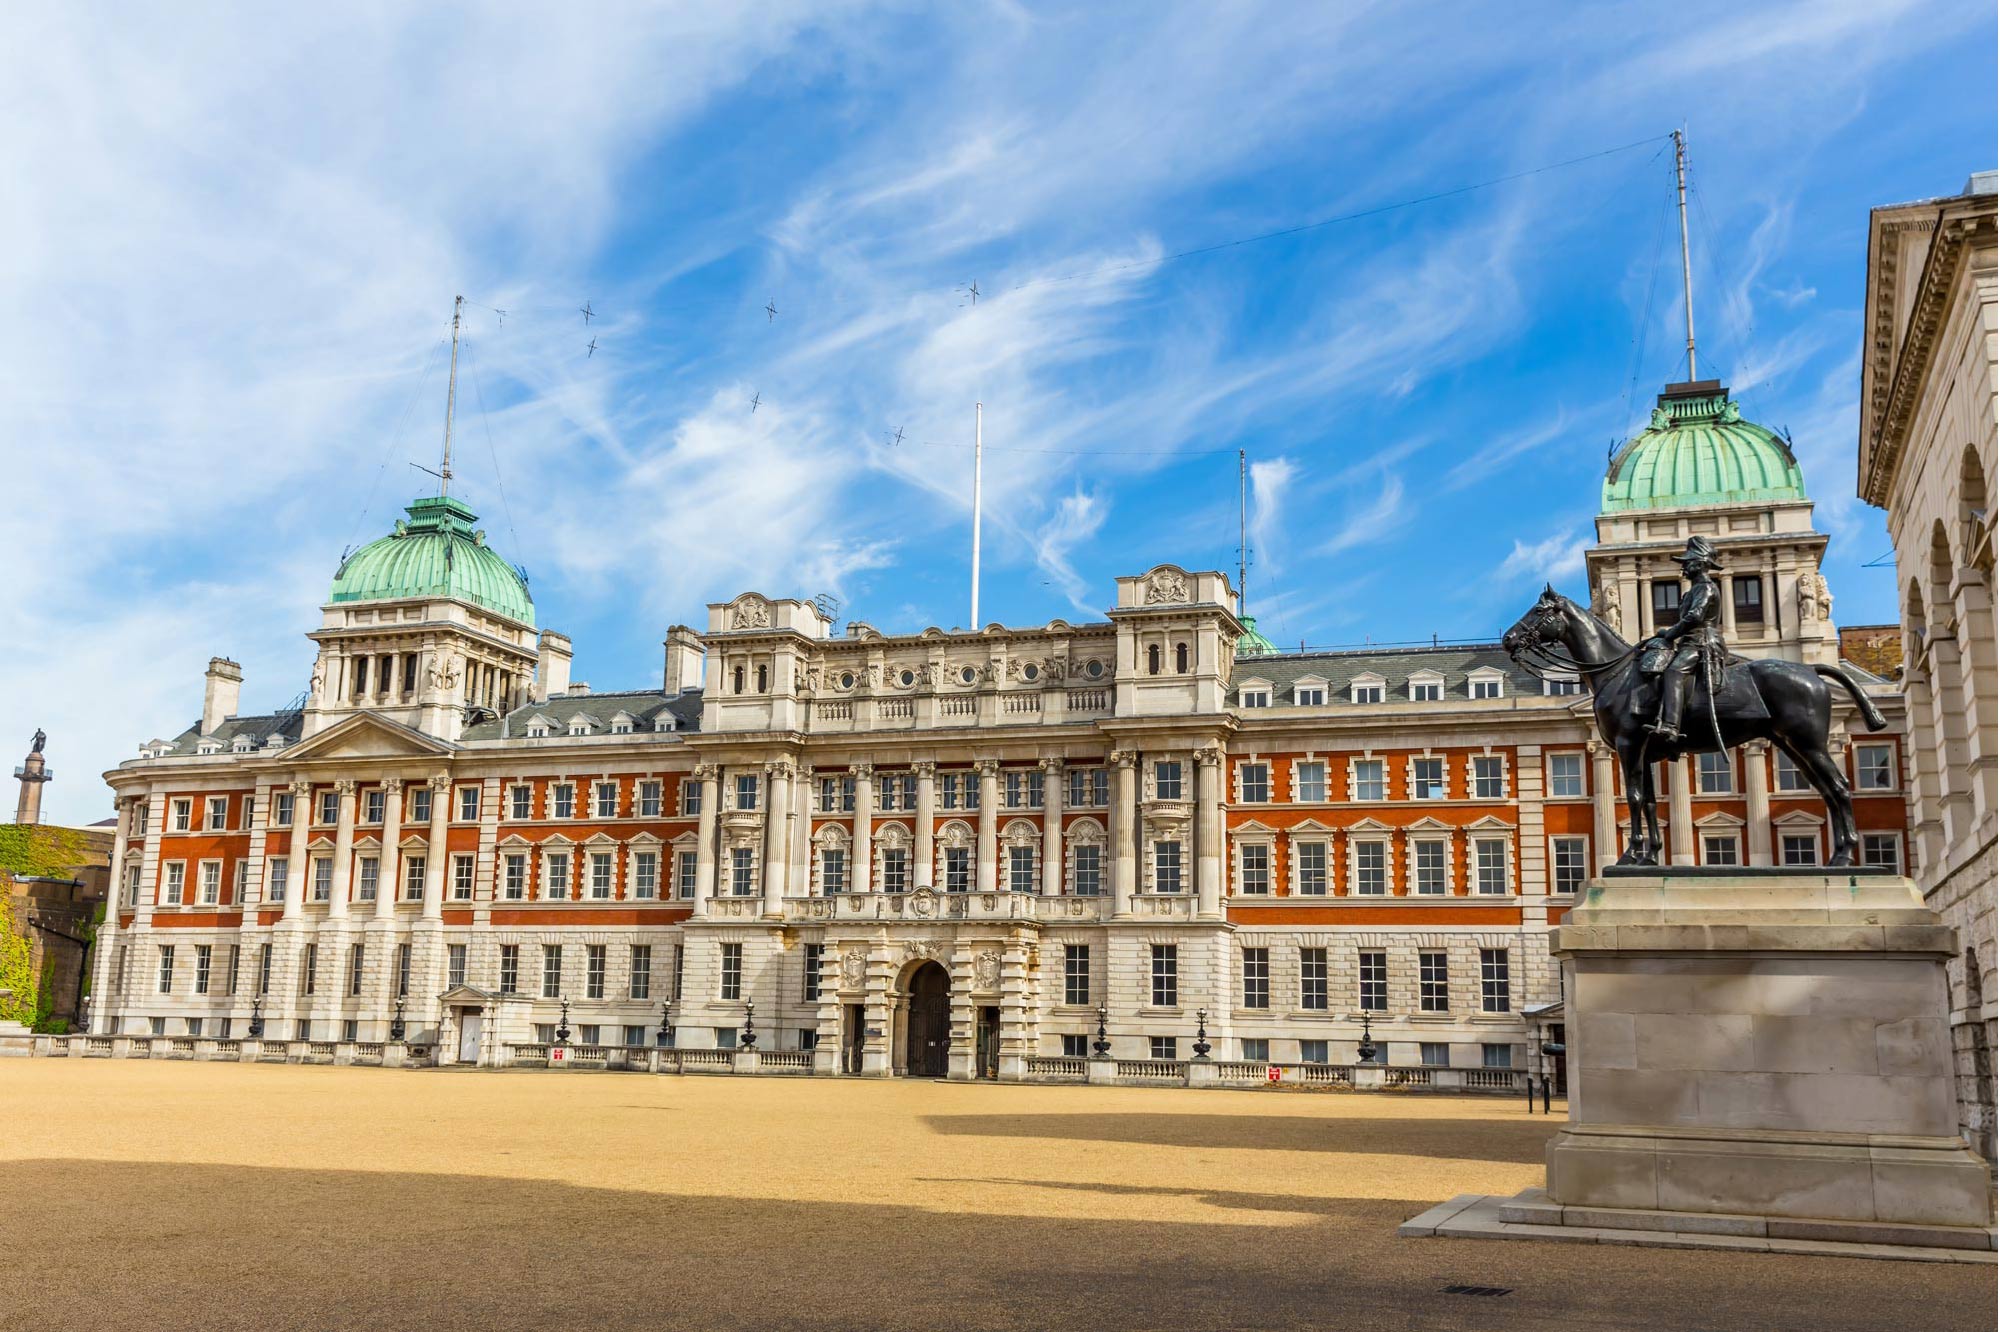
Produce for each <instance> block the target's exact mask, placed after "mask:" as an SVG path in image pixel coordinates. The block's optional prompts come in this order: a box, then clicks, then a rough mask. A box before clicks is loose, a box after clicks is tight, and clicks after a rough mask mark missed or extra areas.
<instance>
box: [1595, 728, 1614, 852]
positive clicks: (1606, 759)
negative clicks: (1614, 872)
mask: <svg viewBox="0 0 2000 1332" xmlns="http://www.w3.org/2000/svg"><path fill="white" fill-rule="evenodd" d="M1589 747H1590V834H1591V841H1592V842H1593V843H1595V845H1593V846H1592V847H1591V849H1590V850H1591V866H1590V870H1591V873H1592V874H1593V875H1594V874H1595V873H1596V872H1597V870H1598V869H1599V867H1601V866H1604V865H1609V864H1611V863H1612V862H1613V861H1615V860H1617V859H1618V791H1617V789H1616V788H1617V782H1616V780H1615V779H1614V777H1613V775H1612V773H1613V769H1612V764H1611V746H1609V745H1607V744H1605V743H1603V742H1602V741H1599V740H1592V741H1591V742H1590V746H1589Z"/></svg>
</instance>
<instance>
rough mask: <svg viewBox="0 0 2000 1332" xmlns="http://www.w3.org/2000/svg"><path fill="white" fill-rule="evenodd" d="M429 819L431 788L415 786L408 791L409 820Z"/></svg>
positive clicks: (413, 821) (422, 821)
mask: <svg viewBox="0 0 2000 1332" xmlns="http://www.w3.org/2000/svg"><path fill="white" fill-rule="evenodd" d="M430 821H431V788H430V787H428V786H417V787H414V788H412V790H411V791H410V822H412V823H429V822H430Z"/></svg>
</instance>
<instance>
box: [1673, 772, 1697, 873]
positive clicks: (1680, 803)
mask: <svg viewBox="0 0 2000 1332" xmlns="http://www.w3.org/2000/svg"><path fill="white" fill-rule="evenodd" d="M1667 819H1668V823H1669V825H1670V826H1669V827H1668V828H1667V842H1668V845H1669V847H1670V849H1671V851H1672V856H1671V858H1670V863H1671V864H1675V865H1692V864H1694V796H1693V793H1692V792H1691V791H1690V790H1689V788H1688V761H1687V760H1686V759H1684V758H1681V759H1669V760H1668V762H1667Z"/></svg>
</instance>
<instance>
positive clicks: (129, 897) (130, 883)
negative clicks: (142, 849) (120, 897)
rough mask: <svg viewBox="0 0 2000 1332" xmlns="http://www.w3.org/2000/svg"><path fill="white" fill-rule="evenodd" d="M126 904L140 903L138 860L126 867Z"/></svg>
mask: <svg viewBox="0 0 2000 1332" xmlns="http://www.w3.org/2000/svg"><path fill="white" fill-rule="evenodd" d="M281 863H282V862H281ZM272 900H274V901H283V900H284V899H283V898H274V899H272ZM125 905H126V906H128V907H136V906H138V905H139V866H138V864H137V863H136V862H134V863H133V864H130V865H127V866H126V867H125Z"/></svg>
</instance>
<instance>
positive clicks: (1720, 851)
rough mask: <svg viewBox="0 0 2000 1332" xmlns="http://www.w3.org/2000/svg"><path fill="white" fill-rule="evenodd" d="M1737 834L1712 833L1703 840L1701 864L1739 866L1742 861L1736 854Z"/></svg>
mask: <svg viewBox="0 0 2000 1332" xmlns="http://www.w3.org/2000/svg"><path fill="white" fill-rule="evenodd" d="M1736 850H1737V847H1736V834H1735V833H1710V834H1708V835H1707V836H1705V837H1703V838H1702V839H1701V863H1702V864H1704V865H1738V864H1741V863H1742V861H1741V860H1740V859H1739V858H1738V857H1737V854H1736Z"/></svg>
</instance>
